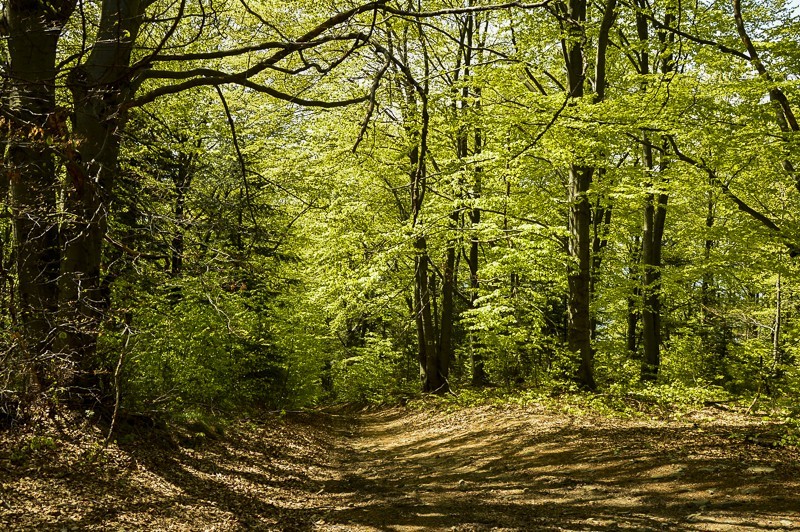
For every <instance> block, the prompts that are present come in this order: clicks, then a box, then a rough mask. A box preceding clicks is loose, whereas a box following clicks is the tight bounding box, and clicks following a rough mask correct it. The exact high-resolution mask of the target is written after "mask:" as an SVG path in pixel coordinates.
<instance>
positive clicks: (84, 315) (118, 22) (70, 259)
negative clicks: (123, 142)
mask: <svg viewBox="0 0 800 532" xmlns="http://www.w3.org/2000/svg"><path fill="white" fill-rule="evenodd" d="M141 22H142V14H141V12H140V3H139V1H138V0H106V1H104V2H103V3H102V13H101V19H100V25H99V27H98V32H97V36H96V40H95V43H94V46H93V48H92V52H91V54H90V55H89V57H88V59H87V61H86V63H84V64H83V65H81V66H80V67H77V68H75V69H74V70H73V71H72V72H71V73H70V76H69V79H68V86H69V89H70V92H71V93H72V98H73V105H74V113H73V115H72V132H73V137H74V139H76V143H75V144H76V146H75V147H74V149H73V150H72V151H71V152H68V153H67V157H66V158H67V161H66V166H67V176H66V181H65V191H64V206H65V210H66V212H67V213H68V215H67V218H66V219H65V220H64V223H63V224H62V228H61V248H62V261H61V276H60V279H59V314H60V319H59V322H60V324H61V330H60V331H59V341H58V349H59V351H60V352H61V353H62V354H63V355H64V356H66V357H67V358H69V359H70V360H72V361H73V362H74V364H75V369H76V373H75V374H74V376H73V378H72V380H71V382H70V383H69V384H70V385H71V387H72V388H73V391H74V396H75V397H76V398H77V400H78V401H79V402H82V403H85V402H87V401H94V400H97V399H98V394H97V392H98V388H99V383H98V377H97V371H96V370H97V369H98V366H97V360H96V351H97V336H98V334H99V329H100V325H101V322H102V319H103V316H104V315H105V312H106V310H107V309H108V306H109V304H110V301H109V294H108V293H107V292H108V290H107V287H106V286H105V285H104V283H102V279H101V262H102V249H103V240H104V238H105V235H106V231H107V226H108V208H109V205H110V194H111V190H112V188H113V185H114V181H115V179H116V178H117V174H118V158H119V149H120V137H119V133H120V130H121V128H122V126H123V124H124V114H121V107H122V105H123V104H124V103H125V102H126V101H128V100H129V99H130V96H131V88H130V86H129V84H128V82H127V80H126V77H127V75H128V67H129V65H130V59H131V51H132V46H133V42H134V40H135V39H136V35H137V34H138V31H139V26H140V25H141Z"/></svg>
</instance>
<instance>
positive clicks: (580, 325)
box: [563, 0, 597, 390]
mask: <svg viewBox="0 0 800 532" xmlns="http://www.w3.org/2000/svg"><path fill="white" fill-rule="evenodd" d="M585 21H586V1H585V0H569V4H568V6H567V16H566V22H567V24H568V26H567V29H568V36H567V37H568V39H567V40H566V41H564V42H563V48H564V60H565V64H566V69H567V91H568V96H569V97H570V98H576V99H577V98H581V97H583V95H584V88H583V85H584V81H585V79H584V77H585V76H584V58H583V43H584V38H583V31H584V30H583V25H584V23H585ZM593 173H594V168H591V167H588V166H584V165H581V164H579V163H573V164H571V165H570V169H569V181H568V200H569V220H568V232H569V244H568V255H569V259H570V260H569V262H568V266H567V281H568V284H569V305H568V319H567V347H568V349H569V350H570V351H572V352H573V353H575V354H576V355H577V356H578V357H579V360H580V363H579V367H578V373H577V379H578V382H579V384H580V385H581V386H583V387H584V388H587V389H590V390H594V389H595V388H596V387H597V386H596V384H595V381H594V368H593V353H592V337H591V315H590V305H591V289H590V275H591V226H592V208H591V204H590V203H589V198H588V192H589V187H590V186H591V183H592V174H593Z"/></svg>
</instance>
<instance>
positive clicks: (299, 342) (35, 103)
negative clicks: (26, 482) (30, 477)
mask: <svg viewBox="0 0 800 532" xmlns="http://www.w3.org/2000/svg"><path fill="white" fill-rule="evenodd" d="M0 6H1V7H2V19H0V37H1V38H0V105H1V107H0V109H1V110H0V141H2V146H3V172H2V189H1V190H0V192H1V193H2V197H3V210H4V213H5V215H4V217H3V218H2V219H0V238H1V239H2V241H1V242H0V251H1V252H2V255H1V256H0V320H1V321H2V328H1V331H0V335H1V336H0V344H2V354H1V355H0V360H2V366H0V376H2V379H3V384H2V385H1V386H0V395H2V397H3V398H4V400H6V401H10V402H14V403H15V404H20V405H26V404H32V403H34V402H36V401H37V400H40V399H42V398H48V400H55V401H59V402H65V403H67V404H69V405H73V406H79V407H80V408H84V407H90V408H99V409H101V410H104V411H105V412H110V411H111V410H112V409H116V408H119V407H120V406H122V407H123V408H128V409H131V410H135V411H148V412H152V411H175V410H180V409H185V408H210V409H223V410H225V409H229V410H231V411H232V410H234V409H237V408H242V407H256V406H264V405H271V406H274V407H287V406H289V405H308V404H318V403H322V402H326V401H389V400H396V399H398V398H400V397H406V396H409V395H411V394H415V393H419V392H425V393H439V394H442V393H450V392H455V391H457V390H459V389H462V388H464V387H465V386H477V387H481V386H507V387H542V388H547V387H552V388H558V389H570V388H573V387H574V388H582V389H588V390H598V389H609V390H615V389H627V388H629V387H636V386H643V385H645V384H647V383H658V384H664V385H676V386H697V387H699V388H703V389H707V390H716V391H719V392H721V393H723V392H724V393H729V394H734V395H744V396H748V397H751V396H752V397H754V398H756V399H757V398H759V397H762V396H770V397H773V398H776V399H780V398H784V397H790V396H791V394H793V393H796V392H797V391H798V389H800V372H799V371H798V362H799V361H798V358H797V357H798V353H797V352H796V351H797V345H796V344H797V342H796V338H797V337H798V335H800V314H798V310H800V300H799V299H798V291H800V284H799V283H800V272H799V271H798V264H797V256H798V254H800V219H799V218H798V215H797V213H798V207H800V174H799V173H798V172H799V171H798V170H797V168H798V165H800V160H798V157H799V155H798V147H799V146H800V136H799V135H800V133H798V131H799V127H800V126H798V119H797V117H796V112H797V110H798V106H797V101H798V94H799V91H800V85H798V79H799V78H798V76H799V75H800V44H799V43H800V18H799V17H798V14H797V12H796V9H795V8H794V7H793V5H792V4H791V3H790V2H787V1H785V0H769V1H767V2H755V1H750V0H730V1H728V0H726V1H724V2H697V3H694V4H686V3H684V2H680V1H677V0H652V1H651V0H602V1H597V2H588V1H587V0H543V1H541V2H491V1H483V0H465V1H458V2H456V1H451V0H430V1H428V0H425V1H422V0H416V1H410V0H408V1H407V0H380V1H376V2H359V1H355V0H330V1H326V2H306V1H301V2H282V1H273V0H256V1H251V0H238V1H233V0H213V1H210V0H152V1H143V0H4V1H0Z"/></svg>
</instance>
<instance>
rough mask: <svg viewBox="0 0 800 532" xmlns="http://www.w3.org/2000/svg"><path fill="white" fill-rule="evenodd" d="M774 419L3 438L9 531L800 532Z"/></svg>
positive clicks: (561, 419)
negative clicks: (108, 440)
mask: <svg viewBox="0 0 800 532" xmlns="http://www.w3.org/2000/svg"><path fill="white" fill-rule="evenodd" d="M770 430H772V428H771V427H770V426H769V425H768V424H765V423H764V422H761V421H759V420H757V419H753V418H747V417H745V416H743V415H741V414H735V413H732V412H722V411H718V410H713V409H709V410H707V411H703V412H696V413H694V414H692V415H690V416H688V417H684V418H682V419H681V420H680V421H664V420H620V419H609V418H600V417H575V416H569V415H565V414H563V413H556V412H552V411H547V410H545V409H544V408H542V407H527V408H523V407H476V408H468V409H462V410H458V411H455V412H449V413H443V412H437V411H409V410H406V409H391V410H377V411H371V412H360V413H330V412H329V413H304V414H290V415H288V416H286V417H283V418H281V417H266V418H264V419H261V420H258V421H251V422H247V423H241V424H239V425H237V426H235V427H233V428H231V429H229V430H228V431H227V433H226V434H225V435H224V436H223V437H222V438H219V439H211V438H210V437H202V436H197V435H195V437H193V438H189V439H184V440H183V441H182V445H175V444H168V443H169V442H168V440H169V438H167V436H166V435H161V436H158V433H156V437H151V438H150V439H149V440H145V441H142V440H141V439H132V441H130V442H128V443H127V444H119V445H118V444H112V445H111V446H110V447H109V448H108V449H106V450H102V449H100V448H99V447H98V445H97V441H96V440H92V437H91V434H89V435H87V434H86V431H76V432H75V433H74V434H72V435H69V434H65V435H64V437H62V438H57V439H53V440H52V443H50V442H49V441H47V440H43V439H42V438H43V436H41V435H38V436H32V435H31V434H29V433H22V432H19V433H14V432H13V431H12V432H8V431H6V432H5V433H2V434H0V529H11V530H86V529H115V530H120V529H122V530H142V529H147V530H244V529H254V530H331V531H334V530H338V531H345V530H347V531H351V530H352V531H393V530H397V531H411V530H464V531H477V530H737V531H738V530H800V490H798V488H800V452H798V450H796V449H787V448H780V449H778V448H771V447H768V446H764V445H760V444H758V443H754V442H753V440H754V438H753V437H754V436H757V435H758V434H763V433H765V432H770ZM151 436H152V435H151ZM37 438H38V439H37ZM162 440H163V441H162Z"/></svg>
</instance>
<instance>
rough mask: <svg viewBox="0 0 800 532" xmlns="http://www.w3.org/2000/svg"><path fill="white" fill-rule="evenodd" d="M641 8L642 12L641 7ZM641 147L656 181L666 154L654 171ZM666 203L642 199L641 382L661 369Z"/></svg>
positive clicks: (641, 22) (645, 62)
mask: <svg viewBox="0 0 800 532" xmlns="http://www.w3.org/2000/svg"><path fill="white" fill-rule="evenodd" d="M641 7H642V8H644V7H645V6H644V4H642V6H641ZM673 20H674V16H673V15H671V14H669V13H668V14H667V15H666V17H665V23H666V24H667V25H668V26H669V25H671V24H672V21H673ZM637 28H638V33H639V40H640V42H641V43H643V44H644V45H646V43H647V42H648V39H649V36H648V30H649V28H648V21H647V20H646V19H645V18H644V16H642V15H637ZM670 35H672V34H670ZM659 40H660V42H661V47H662V57H661V61H660V63H661V74H662V75H665V76H666V75H667V74H669V73H670V72H671V71H672V70H673V69H674V62H673V58H672V54H671V53H668V52H667V51H666V47H667V46H668V45H669V44H671V42H672V37H671V36H667V35H666V34H665V33H664V32H659ZM641 57H642V61H641V68H640V71H641V73H642V75H647V74H649V73H650V65H649V58H648V56H647V54H645V53H642V54H641ZM643 144H644V148H643V158H644V163H645V169H646V171H647V172H648V174H650V176H651V177H650V180H651V181H652V179H653V176H655V177H658V176H657V175H656V173H658V174H661V173H663V172H664V171H665V170H666V169H667V167H668V165H669V160H668V158H667V156H666V155H665V151H664V150H662V151H661V156H660V158H661V160H660V165H659V167H658V169H657V170H656V165H655V160H654V154H653V145H652V144H651V141H650V139H649V138H648V135H647V134H646V133H645V134H644V136H643ZM664 144H665V148H666V144H667V143H666V142H665V143H664ZM653 185H654V183H653V182H649V183H648V186H649V187H652V186H653ZM668 200H669V196H668V195H667V194H666V193H664V192H659V193H652V192H651V193H648V194H647V196H646V198H645V208H644V222H643V224H642V265H643V267H644V268H643V272H642V280H643V283H642V296H643V300H644V301H643V302H644V305H643V309H642V345H643V348H644V360H643V363H642V380H643V381H655V380H656V379H657V377H658V371H659V368H660V366H661V268H662V261H661V254H662V250H663V240H664V227H665V224H666V216H667V202H668Z"/></svg>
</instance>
